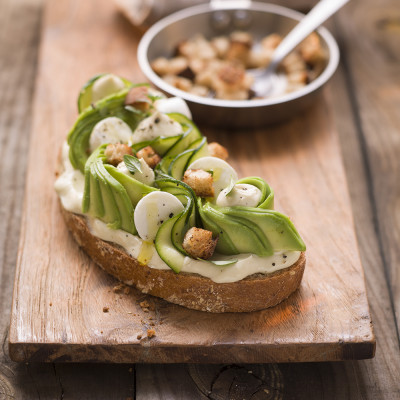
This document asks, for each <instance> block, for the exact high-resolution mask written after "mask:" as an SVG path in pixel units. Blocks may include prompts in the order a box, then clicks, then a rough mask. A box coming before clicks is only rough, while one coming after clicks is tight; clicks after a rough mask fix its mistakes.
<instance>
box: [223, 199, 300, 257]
mask: <svg viewBox="0 0 400 400" xmlns="http://www.w3.org/2000/svg"><path fill="white" fill-rule="evenodd" d="M219 211H220V212H221V213H222V214H224V215H225V216H226V217H227V218H229V219H230V218H241V219H243V220H246V221H248V222H252V223H254V224H256V225H257V226H258V227H259V228H260V230H261V231H262V232H263V234H264V236H265V238H267V240H268V241H269V242H270V244H271V246H272V248H273V250H274V251H281V250H297V251H304V250H306V246H305V244H304V242H303V240H302V239H301V237H300V235H299V233H298V232H297V230H296V228H295V227H294V225H293V223H292V221H290V219H289V218H288V217H287V216H286V215H283V214H281V213H279V212H278V211H274V210H265V209H261V208H252V207H239V206H237V207H221V208H220V209H219ZM256 254H257V253H256Z"/></svg>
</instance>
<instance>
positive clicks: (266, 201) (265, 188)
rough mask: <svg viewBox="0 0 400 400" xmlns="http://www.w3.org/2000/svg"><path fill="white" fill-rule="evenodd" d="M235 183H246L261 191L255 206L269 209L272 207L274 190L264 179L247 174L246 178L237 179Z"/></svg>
mask: <svg viewBox="0 0 400 400" xmlns="http://www.w3.org/2000/svg"><path fill="white" fill-rule="evenodd" d="M236 183H237V184H238V183H246V184H248V185H253V186H255V187H256V188H258V189H259V190H260V191H261V199H260V202H259V203H258V205H257V207H258V208H264V209H269V210H273V209H274V191H273V190H272V188H271V187H270V186H269V185H268V183H267V182H265V181H264V179H262V178H259V177H258V176H249V177H247V178H242V179H239V180H238V181H237V182H236Z"/></svg>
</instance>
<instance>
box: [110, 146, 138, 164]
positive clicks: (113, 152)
mask: <svg viewBox="0 0 400 400" xmlns="http://www.w3.org/2000/svg"><path fill="white" fill-rule="evenodd" d="M127 154H128V155H130V156H131V155H132V154H133V152H132V149H131V148H130V147H129V146H128V145H127V144H122V143H116V144H109V145H108V146H107V147H106V149H105V151H104V155H105V156H106V157H107V162H108V163H109V164H112V165H114V166H117V165H118V164H119V163H120V162H122V161H124V156H125V155H127Z"/></svg>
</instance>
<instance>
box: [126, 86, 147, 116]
mask: <svg viewBox="0 0 400 400" xmlns="http://www.w3.org/2000/svg"><path fill="white" fill-rule="evenodd" d="M148 94H149V88H148V87H146V86H136V87H133V88H132V89H131V90H130V91H129V92H128V94H127V95H126V97H125V105H129V106H132V107H135V108H137V109H138V110H140V111H147V110H148V109H149V108H150V98H149V96H148Z"/></svg>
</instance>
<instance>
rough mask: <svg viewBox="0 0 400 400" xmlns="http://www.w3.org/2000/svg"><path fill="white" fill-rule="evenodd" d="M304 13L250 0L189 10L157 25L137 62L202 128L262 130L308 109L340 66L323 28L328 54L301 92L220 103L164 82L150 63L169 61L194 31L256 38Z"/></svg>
mask: <svg viewBox="0 0 400 400" xmlns="http://www.w3.org/2000/svg"><path fill="white" fill-rule="evenodd" d="M302 17H303V14H301V13H299V12H297V11H293V10H290V9H288V8H285V7H281V6H277V5H272V4H266V3H256V2H251V1H246V0H240V1H224V2H222V1H218V2H215V1H214V2H211V3H208V4H202V5H199V6H195V7H190V8H186V9H184V10H182V11H179V12H176V13H174V14H171V15H169V16H168V17H166V18H163V19H162V20H160V21H158V22H157V23H156V24H154V25H153V26H152V27H151V28H150V29H149V30H148V31H147V32H146V33H145V34H144V36H143V37H142V39H141V41H140V43H139V47H138V62H139V65H140V67H141V68H142V70H143V72H144V73H145V75H146V76H147V78H148V79H149V80H150V81H151V82H152V83H153V84H154V85H155V86H156V87H158V88H159V89H160V90H162V91H163V92H165V93H166V94H168V95H171V96H178V97H182V98H183V99H185V100H186V101H187V103H188V104H189V107H190V109H191V111H192V114H193V119H194V120H195V121H197V122H198V123H199V124H203V125H212V126H216V127H224V128H249V127H261V126H265V125H267V124H272V123H276V122H281V121H285V120H288V119H290V118H292V117H293V116H295V115H296V114H297V113H298V112H300V111H302V110H304V109H305V108H307V107H308V106H310V105H311V104H312V103H313V102H314V101H315V99H316V97H317V94H318V92H319V91H320V89H321V88H322V87H323V85H324V84H325V83H326V82H327V81H328V80H329V79H330V78H331V76H332V75H333V73H334V72H335V70H336V68H337V65H338V63H339V49H338V46H337V44H336V41H335V39H334V38H333V37H332V35H331V34H330V33H329V32H328V30H326V29H325V28H322V27H321V28H319V29H318V30H317V33H318V34H319V36H320V38H321V44H322V46H323V48H324V49H325V50H326V53H327V55H328V58H327V63H326V66H325V69H324V70H323V72H322V73H321V74H320V75H319V76H318V77H317V78H316V79H315V80H313V81H312V82H310V83H309V84H307V85H306V86H304V87H303V88H301V89H299V90H297V91H295V92H292V93H287V94H284V95H282V96H280V97H276V98H266V99H259V100H219V99H213V98H206V97H200V96H196V95H193V94H190V93H187V92H184V91H182V90H180V89H177V88H175V87H173V86H172V85H170V84H168V83H166V82H165V81H164V80H163V79H162V78H160V77H159V76H158V75H157V74H156V73H155V72H154V71H153V70H152V68H151V66H150V63H151V62H152V60H154V59H155V58H157V57H160V56H164V57H171V56H172V55H173V54H174V52H175V49H176V46H177V44H178V43H179V42H180V41H182V40H185V39H188V38H190V37H192V36H193V35H195V34H196V33H201V34H203V35H204V36H205V37H206V38H212V37H215V36H218V35H221V34H229V33H230V32H232V31H234V30H238V29H241V30H246V31H248V32H249V33H251V34H252V35H253V37H254V38H255V40H257V39H261V38H262V37H264V36H266V35H268V34H269V33H273V32H276V33H279V34H281V35H283V36H284V35H286V34H287V33H288V32H289V31H290V30H291V29H292V28H293V27H294V26H295V25H296V23H297V22H298V21H299V20H300V19H301V18H302Z"/></svg>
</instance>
